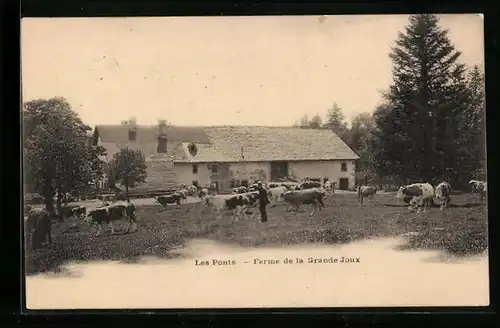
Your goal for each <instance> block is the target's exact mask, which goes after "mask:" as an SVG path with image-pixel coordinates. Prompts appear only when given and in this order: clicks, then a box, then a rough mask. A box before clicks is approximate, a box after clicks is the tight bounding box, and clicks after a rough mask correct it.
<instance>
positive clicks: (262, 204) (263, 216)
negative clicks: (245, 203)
mask: <svg viewBox="0 0 500 328" xmlns="http://www.w3.org/2000/svg"><path fill="white" fill-rule="evenodd" d="M257 185H258V186H259V211H260V221H261V222H267V212H266V206H267V204H269V199H268V198H267V190H266V189H265V188H264V187H263V186H262V181H259V182H257Z"/></svg>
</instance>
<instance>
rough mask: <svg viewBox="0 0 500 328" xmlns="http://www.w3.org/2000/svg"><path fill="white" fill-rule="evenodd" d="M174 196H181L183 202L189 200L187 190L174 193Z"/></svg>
mask: <svg viewBox="0 0 500 328" xmlns="http://www.w3.org/2000/svg"><path fill="white" fill-rule="evenodd" d="M174 194H175V195H179V196H181V201H182V200H186V199H187V190H185V189H181V190H177V191H174Z"/></svg>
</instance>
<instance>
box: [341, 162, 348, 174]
mask: <svg viewBox="0 0 500 328" xmlns="http://www.w3.org/2000/svg"><path fill="white" fill-rule="evenodd" d="M340 170H341V171H342V172H347V163H342V164H340Z"/></svg>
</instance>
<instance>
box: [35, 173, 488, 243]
mask: <svg viewBox="0 0 500 328" xmlns="http://www.w3.org/2000/svg"><path fill="white" fill-rule="evenodd" d="M469 184H470V185H471V187H472V191H473V192H475V193H477V194H479V196H480V198H481V199H484V198H485V197H486V194H487V183H486V182H484V181H477V180H471V181H470V182H469ZM335 186H336V185H335V183H330V182H329V181H327V182H326V183H325V184H323V185H322V184H321V183H319V182H315V181H305V182H302V183H297V182H270V183H267V184H263V185H262V186H261V187H259V185H258V184H252V185H250V186H248V187H245V186H241V187H237V188H234V189H233V191H232V194H230V195H223V194H217V193H216V188H215V186H213V185H211V186H209V187H208V188H200V187H197V186H194V185H191V186H181V188H180V189H179V190H178V191H175V192H173V193H170V194H167V195H162V196H158V197H156V199H155V200H156V202H158V203H159V204H161V205H162V206H163V207H165V208H167V206H168V205H175V204H177V205H180V204H181V203H182V201H184V200H186V199H187V196H191V197H198V198H199V199H200V200H201V201H202V204H204V205H205V206H208V207H210V208H212V209H213V210H214V212H215V214H216V218H217V219H220V218H221V211H223V210H233V219H234V221H237V220H238V219H239V217H240V215H241V214H243V215H244V216H245V217H246V218H247V219H248V215H247V214H249V212H248V211H250V210H251V209H252V208H255V207H256V205H257V204H258V202H259V199H258V194H259V188H264V189H266V191H267V196H268V203H269V204H270V207H274V206H276V205H277V204H278V203H280V202H284V203H285V204H287V205H288V206H290V209H291V210H293V211H295V212H297V211H298V210H299V207H300V206H301V205H312V207H313V209H312V212H311V213H310V215H311V216H312V215H314V213H315V211H316V209H319V210H322V209H323V208H324V206H325V205H324V200H325V198H326V197H328V196H330V195H333V194H334V193H335ZM378 190H379V189H378V187H376V186H358V187H357V197H358V201H359V204H360V205H362V204H363V200H364V198H368V199H370V200H371V201H372V200H373V199H374V197H375V195H376V194H377V192H378ZM451 193H452V189H451V186H450V184H449V183H447V182H442V183H440V184H438V185H437V186H436V187H435V188H434V187H433V186H432V185H431V184H430V183H413V184H410V185H406V186H401V187H400V188H399V190H398V192H397V194H396V199H397V200H398V201H399V200H403V201H404V203H406V204H408V203H409V204H410V206H409V210H411V211H414V210H417V212H420V206H422V207H423V211H425V210H426V209H428V208H430V206H431V205H432V204H434V202H435V200H437V201H438V202H439V203H440V205H441V206H440V208H441V210H443V209H444V208H446V207H447V206H448V205H449V203H450V200H451ZM290 209H288V208H287V211H289V210H290ZM25 213H27V217H25V229H26V232H27V236H28V240H27V241H28V244H27V245H29V246H31V247H33V248H38V247H40V246H41V245H42V243H43V242H46V243H48V244H50V243H51V222H52V220H51V218H52V215H51V214H50V213H49V212H48V211H47V210H46V209H44V208H30V207H29V206H28V207H26V208H25ZM250 213H251V214H252V217H253V216H254V215H255V213H256V211H253V212H250ZM61 215H62V216H63V217H64V216H66V217H67V216H73V217H75V218H78V217H82V218H84V220H83V221H84V222H86V223H89V224H91V225H92V226H95V227H96V228H97V234H96V235H97V236H98V235H100V234H101V232H102V231H103V228H104V226H105V225H109V226H110V228H111V233H112V234H113V233H114V226H113V221H116V220H120V219H123V218H126V220H128V227H127V229H126V233H128V232H130V230H131V228H134V230H137V223H136V221H137V217H136V214H135V206H134V204H133V203H131V202H130V200H127V201H117V202H113V203H107V202H103V204H102V206H99V207H97V208H94V209H92V210H89V211H87V209H86V208H85V206H81V205H76V206H73V207H66V208H65V213H62V214H61V213H60V214H59V216H61Z"/></svg>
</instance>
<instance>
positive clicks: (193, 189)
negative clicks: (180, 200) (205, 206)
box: [186, 185, 198, 197]
mask: <svg viewBox="0 0 500 328" xmlns="http://www.w3.org/2000/svg"><path fill="white" fill-rule="evenodd" d="M186 190H187V194H188V196H191V197H194V196H196V195H197V194H198V188H197V187H196V186H195V185H190V186H189V187H187V188H186Z"/></svg>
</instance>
